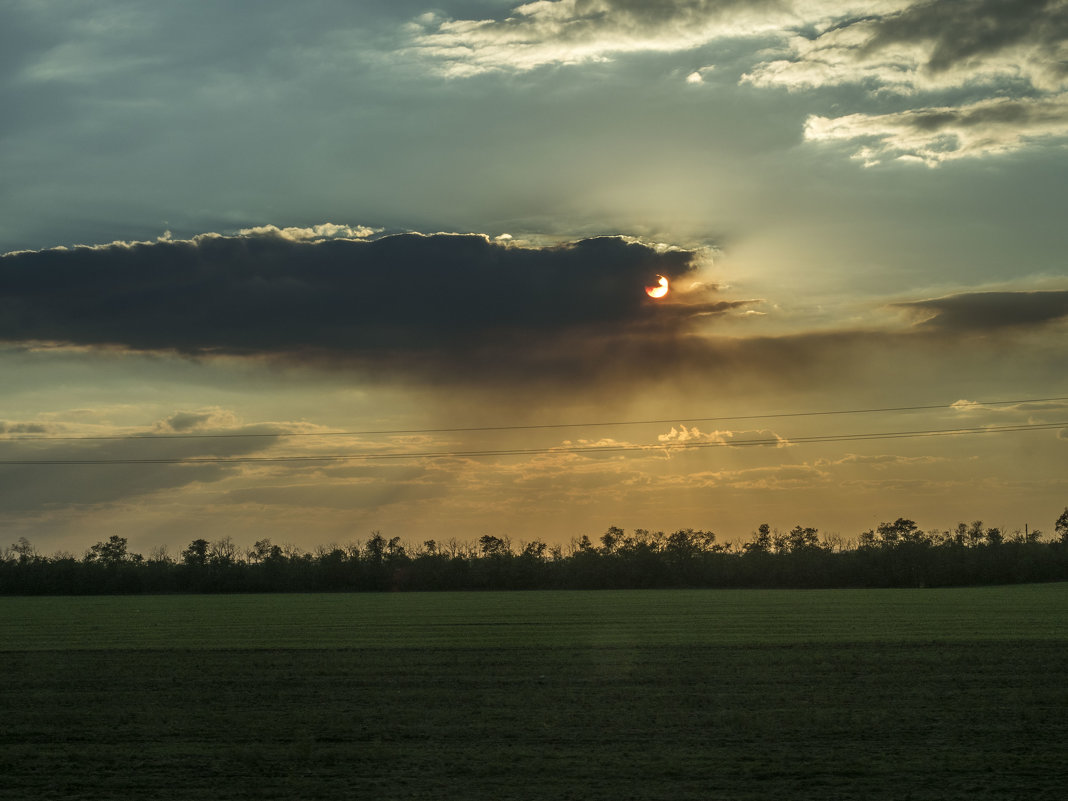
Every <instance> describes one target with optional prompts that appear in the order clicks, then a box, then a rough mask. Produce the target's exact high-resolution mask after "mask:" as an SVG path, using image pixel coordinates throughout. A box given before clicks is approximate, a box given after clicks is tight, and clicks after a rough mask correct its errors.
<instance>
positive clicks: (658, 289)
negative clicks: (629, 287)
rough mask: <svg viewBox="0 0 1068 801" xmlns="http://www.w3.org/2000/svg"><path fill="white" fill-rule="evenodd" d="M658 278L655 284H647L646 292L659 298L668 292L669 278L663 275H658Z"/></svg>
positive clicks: (652, 296)
mask: <svg viewBox="0 0 1068 801" xmlns="http://www.w3.org/2000/svg"><path fill="white" fill-rule="evenodd" d="M657 278H659V279H660V280H659V281H657V282H656V285H655V286H647V287H646V288H645V294H646V295H648V296H649V297H651V298H657V299H659V298H662V297H664V295H666V294H667V293H668V280H667V279H666V278H665V277H664V276H662V275H658V276H657Z"/></svg>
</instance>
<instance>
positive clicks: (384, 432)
mask: <svg viewBox="0 0 1068 801" xmlns="http://www.w3.org/2000/svg"><path fill="white" fill-rule="evenodd" d="M1057 401H1068V396H1059V397H1052V398H1017V399H1015V400H996V401H974V403H975V404H976V405H977V406H1011V405H1015V404H1023V403H1052V402H1057ZM959 402H960V401H954V402H953V403H933V404H925V405H920V406H884V407H879V408H866V409H834V410H829V411H808V412H772V413H768V414H739V415H720V416H717V417H667V418H661V419H656V420H652V419H650V420H608V421H604V420H599V421H587V422H584V423H531V424H527V425H498V426H455V427H449V428H394V429H367V430H364V431H293V432H290V431H274V432H262V431H256V432H216V433H200V434H170V433H160V434H107V435H69V436H68V435H35V434H28V435H27V434H24V435H20V436H16V437H11V436H8V437H0V442H48V441H57V442H58V441H68V442H74V441H79V440H86V441H92V440H133V439H145V440H155V441H160V440H171V439H241V438H249V439H251V438H266V437H275V438H277V437H287V438H288V437H368V436H396V435H402V434H459V433H477V432H490V431H536V430H551V429H563V428H607V427H622V426H641V425H673V424H676V423H677V424H679V425H681V424H683V423H725V422H733V421H739V420H779V419H787V418H795V417H830V416H834V415H858V414H877V413H886V412H915V411H930V410H934V409H952V408H955V407H956V404H957V403H959Z"/></svg>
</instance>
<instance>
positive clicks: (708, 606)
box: [0, 585, 1068, 799]
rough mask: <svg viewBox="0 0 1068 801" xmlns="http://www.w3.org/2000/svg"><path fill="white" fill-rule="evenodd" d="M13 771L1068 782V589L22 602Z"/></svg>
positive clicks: (878, 794) (355, 791)
mask: <svg viewBox="0 0 1068 801" xmlns="http://www.w3.org/2000/svg"><path fill="white" fill-rule="evenodd" d="M0 687H2V690H0V777H2V779H0V782H2V784H0V796H3V797H4V798H8V797H10V798H34V799H73V798H78V799H105V798H138V799H151V798H158V799H193V798H196V799H203V798H212V799H214V798H217V799H244V798H248V799H252V798H277V799H283V798H285V799H326V798H330V799H333V798H338V799H341V798H346V799H350V798H375V799H393V798H397V799H400V798H422V799H438V798H473V799H541V798H545V799H550V798H551V799H627V798H632V799H770V798H775V799H778V798H783V799H835V798H841V799H847V798H848V799H852V798H857V799H868V798H880V799H882V798H885V799H891V798H893V799H905V798H912V799H925V798H930V799H951V798H959V799H964V798H968V799H974V798H978V799H1016V798H1019V799H1055V798H1056V799H1060V798H1063V797H1064V789H1063V788H1064V787H1065V786H1068V757H1066V754H1068V586H1065V585H1037V586H1018V587H1003V588H981V589H959V590H886V591H815V592H800V591H798V592H795V591H766V592H765V591H692V592H691V591H643V592H596V593H581V592H568V593H556V592H538V593H484V594H477V593H457V594H449V593H445V594H396V595H276V596H162V597H145V596H141V597H121V598H116V597H93V598H2V599H0Z"/></svg>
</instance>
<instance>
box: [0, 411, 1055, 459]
mask: <svg viewBox="0 0 1068 801" xmlns="http://www.w3.org/2000/svg"><path fill="white" fill-rule="evenodd" d="M1065 427H1068V421H1062V422H1058V423H1025V424H1020V425H1006V426H989V427H979V428H942V429H927V430H916V431H886V432H874V431H873V432H862V433H856V434H827V435H814V436H807V437H795V438H792V439H779V438H775V439H771V438H762V439H743V440H713V441H704V442H661V443H658V444H656V445H628V444H620V445H575V446H561V447H551V448H501V449H496V450H488V449H484V450H453V451H422V452H405V451H382V452H378V453H373V452H372V453H368V452H361V453H335V454H320V455H306V456H190V457H159V458H142V459H125V458H115V459H105V458H101V459H0V465H70V466H73V465H132V464H241V463H250V462H339V461H369V460H385V459H444V458H454V459H461V458H480V457H492V456H534V455H545V454H558V453H618V452H624V451H669V452H674V451H680V450H693V449H697V448H712V447H745V446H760V445H763V446H769V445H770V446H779V447H785V446H790V445H796V444H802V443H804V444H808V443H819V442H857V441H869V440H883V439H904V438H915V437H938V436H961V435H973V434H999V433H1011V432H1021V431H1047V430H1051V429H1056V428H1065Z"/></svg>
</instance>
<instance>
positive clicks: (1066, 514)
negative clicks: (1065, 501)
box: [1053, 506, 1068, 545]
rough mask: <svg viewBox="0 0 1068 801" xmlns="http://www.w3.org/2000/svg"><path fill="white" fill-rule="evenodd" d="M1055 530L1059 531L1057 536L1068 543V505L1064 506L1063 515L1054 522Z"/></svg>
mask: <svg viewBox="0 0 1068 801" xmlns="http://www.w3.org/2000/svg"><path fill="white" fill-rule="evenodd" d="M1053 530H1054V531H1055V532H1057V538H1058V539H1059V540H1060V541H1061V542H1063V543H1064V544H1065V545H1068V506H1065V507H1064V511H1063V512H1061V516H1060V517H1058V518H1057V522H1056V523H1054V524H1053Z"/></svg>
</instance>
